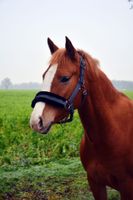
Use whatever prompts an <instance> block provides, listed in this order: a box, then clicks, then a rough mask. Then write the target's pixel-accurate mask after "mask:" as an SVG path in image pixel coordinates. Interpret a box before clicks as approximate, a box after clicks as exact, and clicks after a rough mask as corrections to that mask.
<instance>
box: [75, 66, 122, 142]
mask: <svg viewBox="0 0 133 200" xmlns="http://www.w3.org/2000/svg"><path fill="white" fill-rule="evenodd" d="M91 76H92V77H93V80H90V77H91ZM86 88H87V89H88V96H87V98H86V101H85V102H84V104H83V106H82V107H81V108H80V109H79V115H80V118H81V121H82V124H83V127H84V129H85V132H86V134H87V135H88V136H89V138H90V139H91V140H93V141H98V142H101V140H102V141H103V142H104V141H105V140H106V141H107V137H108V130H111V127H112V126H111V125H112V123H113V117H112V110H111V108H112V107H113V105H114V102H115V101H116V99H117V98H118V96H119V92H118V91H117V90H116V89H115V88H114V86H113V85H112V83H111V81H110V80H109V79H108V78H107V76H106V75H105V74H104V73H103V72H102V71H101V70H100V69H98V68H97V73H95V75H94V72H93V74H91V71H89V72H88V73H87V76H86ZM101 130H102V131H101Z"/></svg>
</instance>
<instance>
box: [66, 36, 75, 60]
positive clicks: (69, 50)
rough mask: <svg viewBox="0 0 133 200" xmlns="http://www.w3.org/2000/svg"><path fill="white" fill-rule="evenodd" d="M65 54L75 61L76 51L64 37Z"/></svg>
mask: <svg viewBox="0 0 133 200" xmlns="http://www.w3.org/2000/svg"><path fill="white" fill-rule="evenodd" d="M65 47H66V52H67V55H68V56H69V57H70V58H71V59H72V60H74V59H75V54H76V50H75V48H74V46H73V45H72V43H71V41H70V40H69V39H68V37H66V45H65Z"/></svg>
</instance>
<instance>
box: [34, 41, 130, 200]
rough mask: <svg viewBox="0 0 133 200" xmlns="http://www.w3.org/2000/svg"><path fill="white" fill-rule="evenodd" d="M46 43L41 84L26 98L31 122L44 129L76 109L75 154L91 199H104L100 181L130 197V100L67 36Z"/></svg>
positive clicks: (126, 198)
mask: <svg viewBox="0 0 133 200" xmlns="http://www.w3.org/2000/svg"><path fill="white" fill-rule="evenodd" d="M48 45H49V48H50V51H51V54H52V56H51V60H50V63H49V66H48V68H47V70H46V71H45V72H44V74H43V90H42V91H41V92H39V93H37V95H36V96H35V98H34V100H33V101H32V107H33V108H34V109H33V112H32V114H31V119H30V124H31V127H32V128H33V129H34V130H35V131H37V132H40V133H44V134H46V133H47V132H48V131H49V130H50V128H51V126H52V125H53V124H55V123H66V122H71V121H72V119H73V113H74V110H75V109H78V112H79V116H80V119H81V122H82V125H83V128H84V135H83V138H82V141H81V146H80V158H81V161H82V164H83V166H84V168H85V170H86V172H87V177H88V182H89V184H90V188H91V190H92V193H93V196H94V198H95V200H107V192H106V186H110V187H112V188H114V189H116V190H118V191H119V192H120V196H121V200H133V148H132V146H133V102H132V101H131V100H130V99H129V98H128V97H126V96H125V95H124V94H122V93H120V92H119V91H117V90H116V89H115V88H114V86H113V85H112V83H111V81H110V80H109V79H108V77H107V76H106V75H105V74H104V72H102V70H101V69H100V68H99V63H98V61H97V60H96V59H94V58H92V57H91V56H90V55H89V54H87V53H86V52H84V51H81V50H76V49H75V48H74V46H73V45H72V43H71V41H70V40H69V39H68V38H67V37H66V44H65V48H62V49H59V48H58V47H57V46H56V45H55V44H54V43H53V42H52V41H51V40H50V39H49V38H48Z"/></svg>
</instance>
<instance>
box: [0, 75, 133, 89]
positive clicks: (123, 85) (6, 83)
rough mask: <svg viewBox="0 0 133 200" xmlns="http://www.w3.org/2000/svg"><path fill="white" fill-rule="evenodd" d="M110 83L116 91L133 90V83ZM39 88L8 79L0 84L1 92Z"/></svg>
mask: <svg viewBox="0 0 133 200" xmlns="http://www.w3.org/2000/svg"><path fill="white" fill-rule="evenodd" d="M112 83H113V85H114V86H115V87H116V88H117V89H118V90H133V81H117V80H113V81H112ZM41 88H42V84H40V83H35V82H29V83H20V84H13V83H12V81H11V80H10V78H4V79H3V80H2V81H1V84H0V89H3V90H9V89H10V90H12V89H13V90H34V89H35V90H40V89H41Z"/></svg>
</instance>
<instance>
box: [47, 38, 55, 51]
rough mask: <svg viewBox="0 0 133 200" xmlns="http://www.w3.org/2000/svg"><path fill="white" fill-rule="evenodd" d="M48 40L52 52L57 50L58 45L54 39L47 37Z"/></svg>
mask: <svg viewBox="0 0 133 200" xmlns="http://www.w3.org/2000/svg"><path fill="white" fill-rule="evenodd" d="M47 42H48V46H49V49H50V52H51V54H53V53H54V52H55V51H57V49H58V47H57V46H56V45H55V44H54V43H53V41H52V40H51V39H50V38H48V39H47Z"/></svg>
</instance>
